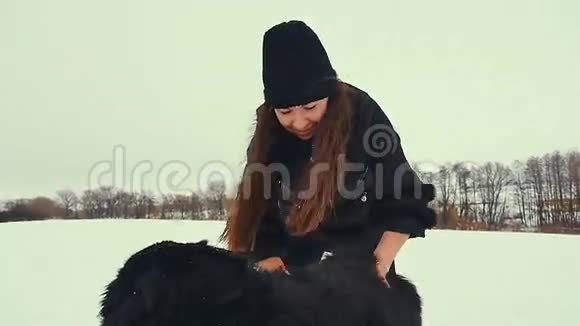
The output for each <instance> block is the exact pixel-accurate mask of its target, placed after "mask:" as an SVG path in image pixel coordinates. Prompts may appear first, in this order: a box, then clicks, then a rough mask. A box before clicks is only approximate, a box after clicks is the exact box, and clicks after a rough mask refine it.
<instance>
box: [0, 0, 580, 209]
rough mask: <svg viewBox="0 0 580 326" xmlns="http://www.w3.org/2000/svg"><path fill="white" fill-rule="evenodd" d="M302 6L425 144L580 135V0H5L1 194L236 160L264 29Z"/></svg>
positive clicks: (489, 149)
mask: <svg viewBox="0 0 580 326" xmlns="http://www.w3.org/2000/svg"><path fill="white" fill-rule="evenodd" d="M209 3H211V4H209ZM221 3H225V2H221ZM232 3H233V2H232ZM290 19H301V20H304V21H306V22H307V23H308V24H309V25H310V26H311V27H312V28H313V29H314V30H315V31H316V32H317V33H318V35H319V37H320V38H321V40H322V42H323V43H324V45H325V47H326V49H327V51H328V53H329V56H330V59H331V62H332V64H333V65H334V67H335V69H336V70H337V72H338V74H339V77H340V78H342V79H343V80H345V81H347V82H349V83H352V84H354V85H356V86H358V87H360V88H362V89H364V90H365V91H367V92H369V94H370V95H371V96H373V97H374V99H375V100H376V101H377V102H378V103H379V104H380V105H381V107H382V108H383V110H384V111H385V112H386V113H387V115H388V116H389V118H390V119H391V121H392V122H393V124H394V125H395V128H396V129H397V131H398V132H399V134H400V136H401V139H402V146H403V148H404V150H405V152H406V154H407V157H408V159H409V160H412V161H416V162H427V164H440V163H444V162H454V161H464V160H470V161H475V162H483V161H499V162H503V163H510V162H512V161H513V160H516V159H526V158H527V157H528V156H530V155H542V154H544V153H546V152H551V151H553V150H561V151H564V152H565V151H567V150H569V149H572V148H578V146H579V145H580V141H579V140H580V128H579V125H580V60H578V58H580V2H578V1H574V0H569V1H564V0H551V1H527V0H518V1H514V0H512V1H504V0H502V1H498V0H489V1H477V2H476V1H460V0H455V1H452V0H440V1H410V0H405V1H377V2H368V3H367V4H364V2H353V1H350V2H349V4H347V3H344V4H342V3H341V4H337V2H330V1H297V0H294V1H285V2H279V1H276V4H275V5H274V4H273V3H270V2H266V1H243V2H242V1H240V2H237V3H235V4H229V2H228V4H220V2H209V1H203V2H202V1H199V4H198V2H197V1H163V2H162V1H126V0H114V1H113V0H101V1H78V0H76V1H72V0H55V1H34V2H32V1H10V2H8V1H4V2H3V3H2V4H0V40H2V50H1V51H0V121H1V124H0V155H2V157H1V159H0V199H1V198H4V199H7V198H15V197H20V196H23V197H31V196H35V195H49V196H52V195H54V193H55V192H56V190H59V189H63V188H71V189H73V190H75V191H78V192H80V191H82V190H85V189H87V188H88V187H89V186H94V185H95V184H97V185H100V184H101V183H102V184H106V183H107V180H108V179H107V178H109V180H110V181H111V183H113V181H112V175H114V176H115V177H116V181H114V185H116V186H118V187H120V188H124V189H126V190H130V189H129V188H128V187H129V186H130V185H129V184H128V182H129V181H126V183H125V184H123V183H121V182H120V181H119V180H120V179H122V178H121V177H122V176H125V179H126V180H131V181H132V187H135V185H136V184H141V183H142V184H143V185H144V187H145V188H151V189H153V190H155V191H159V190H160V191H168V190H174V189H178V190H180V189H181V190H183V189H192V190H198V189H199V186H198V185H199V183H198V181H199V180H202V179H203V177H199V173H200V171H205V172H207V171H210V170H215V169H216V168H217V169H222V170H225V171H231V173H233V174H234V175H235V176H236V177H237V175H238V174H239V172H240V169H241V163H242V162H243V159H244V156H243V154H244V151H245V148H246V146H247V141H248V139H249V137H250V131H251V128H252V120H253V118H254V110H255V108H256V107H257V106H258V105H259V103H260V102H261V100H262V93H261V92H262V81H261V42H262V35H263V33H264V32H265V31H266V30H267V29H268V28H269V27H271V26H272V25H274V24H276V23H279V22H281V21H285V20H290ZM115 146H119V147H118V148H117V150H116V151H115ZM114 151H115V152H114ZM123 155H125V159H124V161H125V165H124V171H125V172H123V166H122V164H121V163H122V162H123ZM103 161H104V162H103ZM107 161H109V163H110V162H111V161H114V162H117V163H116V166H115V167H114V169H115V171H116V172H111V173H108V174H107V173H106V172H107V168H108V165H107ZM212 161H216V162H222V163H210V162H212ZM208 164H210V165H211V167H212V168H211V169H208V168H204V169H202V167H204V166H206V167H207V165H208ZM148 169H149V170H150V172H148V173H147V171H148ZM132 170H135V171H136V172H134V173H133V175H134V176H133V177H131V174H132V172H131V171H132ZM174 172H177V174H176V176H175V179H172V180H173V181H168V180H170V179H171V175H172V173H174ZM99 175H102V176H103V177H102V179H101V181H95V178H97V179H98V176H99ZM95 176H97V177H95ZM135 176H142V178H141V177H135ZM156 180H161V181H160V182H161V183H163V184H161V185H160V184H159V182H158V181H156ZM233 180H234V181H236V179H233ZM180 181H184V182H183V183H182V184H179V182H180Z"/></svg>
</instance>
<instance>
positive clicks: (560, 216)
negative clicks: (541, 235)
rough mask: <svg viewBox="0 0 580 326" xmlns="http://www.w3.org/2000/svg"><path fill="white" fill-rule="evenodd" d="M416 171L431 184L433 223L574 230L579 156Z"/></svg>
mask: <svg viewBox="0 0 580 326" xmlns="http://www.w3.org/2000/svg"><path fill="white" fill-rule="evenodd" d="M417 170H418V173H419V174H420V175H421V176H422V178H423V179H425V180H424V181H428V182H432V183H434V184H435V186H436V188H437V191H438V194H437V200H436V203H435V206H436V207H437V210H438V213H439V214H438V215H439V216H438V217H439V223H438V224H439V225H440V226H441V227H451V228H462V227H466V228H469V227H470V226H471V227H473V228H476V229H481V228H486V229H502V228H506V227H508V228H528V229H535V230H540V231H541V230H550V231H558V230H559V231H562V232H569V231H573V232H580V230H579V229H580V152H578V150H569V151H568V152H566V153H562V152H560V151H554V152H551V153H546V154H544V155H542V156H531V157H529V158H528V159H527V160H525V161H522V160H516V161H514V162H513V163H512V164H510V165H507V164H502V163H499V162H486V163H484V164H481V165H476V164H472V163H466V162H456V163H447V164H444V165H442V166H441V167H440V168H439V169H438V170H437V171H421V167H420V166H418V167H417Z"/></svg>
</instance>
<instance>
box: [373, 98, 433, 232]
mask: <svg viewBox="0 0 580 326" xmlns="http://www.w3.org/2000/svg"><path fill="white" fill-rule="evenodd" d="M364 105H366V107H365V108H364V109H365V110H367V111H365V112H366V123H365V124H364V125H365V127H366V128H364V129H365V130H364V131H363V132H364V134H363V147H364V151H365V156H366V158H367V163H369V168H370V169H372V171H373V172H374V176H375V179H374V180H375V183H376V184H375V187H374V188H373V189H374V192H375V193H374V195H375V198H374V204H373V212H372V217H373V222H375V223H377V224H378V225H379V226H380V227H382V228H383V230H391V231H396V232H400V233H407V234H409V235H410V238H415V237H425V230H426V229H430V228H432V227H433V226H435V224H436V214H435V211H434V210H433V209H432V208H430V207H429V206H428V203H429V202H430V201H432V200H433V199H434V197H435V188H434V186H433V185H432V184H425V183H423V182H422V181H421V180H420V179H419V177H418V176H417V174H416V173H415V171H414V170H413V169H412V168H411V166H410V164H409V163H408V162H407V159H406V157H405V153H404V151H403V148H402V146H401V139H400V137H399V134H398V133H397V132H396V131H395V129H394V127H393V125H392V124H391V122H390V121H389V119H388V117H387V116H386V114H385V113H384V112H383V110H382V109H381V108H380V106H379V105H378V104H377V103H376V102H375V101H374V100H373V99H372V98H370V96H369V97H367V100H366V102H365V104H364Z"/></svg>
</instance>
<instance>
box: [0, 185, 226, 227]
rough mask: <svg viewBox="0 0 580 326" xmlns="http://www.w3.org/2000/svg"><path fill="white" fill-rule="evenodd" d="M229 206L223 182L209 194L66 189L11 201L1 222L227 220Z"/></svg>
mask: <svg viewBox="0 0 580 326" xmlns="http://www.w3.org/2000/svg"><path fill="white" fill-rule="evenodd" d="M226 204H227V200H226V196H225V185H224V183H223V182H212V183H211V184H210V185H209V187H208V190H207V191H205V192H192V193H190V194H164V195H157V196H156V195H155V194H153V192H151V191H143V192H126V191H124V190H120V189H115V188H114V187H112V186H102V187H99V188H97V189H94V190H85V191H83V193H82V194H81V195H80V196H79V195H77V194H76V193H75V192H74V191H72V190H68V189H65V190H60V191H57V192H56V196H55V197H54V198H48V197H44V196H41V197H35V198H31V199H17V200H11V201H7V202H6V203H4V209H3V210H0V222H8V221H26V220H38V219H48V218H63V219H96V218H160V219H194V220H201V219H223V217H224V216H225V205H226Z"/></svg>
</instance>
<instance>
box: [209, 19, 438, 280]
mask: <svg viewBox="0 0 580 326" xmlns="http://www.w3.org/2000/svg"><path fill="white" fill-rule="evenodd" d="M262 59H263V71H262V79H263V83H264V102H263V103H262V104H261V105H260V106H259V107H258V108H257V110H256V121H255V122H256V123H255V131H254V135H253V137H252V139H251V141H250V143H249V146H248V148H247V162H246V166H245V169H244V174H243V177H242V180H241V183H240V184H239V187H238V192H237V196H236V198H235V200H234V202H233V204H232V206H231V207H230V209H229V210H228V219H227V223H226V228H225V230H224V232H223V233H222V235H221V240H225V241H226V243H227V245H228V248H229V249H230V250H232V251H236V252H245V253H249V255H250V256H251V257H253V258H254V259H255V261H256V262H257V266H258V267H260V268H262V269H265V270H269V271H272V270H286V271H288V270H290V271H291V267H292V266H296V265H304V264H310V263H315V262H318V261H320V260H321V259H323V258H324V257H325V255H327V254H341V255H349V254H352V255H365V254H372V255H374V256H375V257H376V270H377V276H378V277H379V278H380V279H382V280H383V281H385V282H386V283H387V277H386V275H387V272H390V273H394V259H395V257H396V255H397V253H398V252H399V250H400V249H401V247H402V246H403V245H404V243H405V241H406V240H407V239H409V238H415V237H424V236H425V230H426V229H428V228H432V227H433V226H434V225H435V220H436V219H435V213H434V211H433V210H432V209H430V208H429V207H428V203H429V202H430V201H431V200H432V199H433V198H434V189H433V186H432V185H430V184H424V183H422V182H421V181H420V180H419V178H418V177H417V175H416V174H415V172H414V171H413V170H412V169H411V167H410V166H409V164H408V162H407V159H406V158H405V155H404V153H403V149H402V148H401V142H400V139H399V136H398V134H397V132H395V131H394V129H393V126H392V125H391V122H390V121H389V119H388V118H387V116H386V115H385V113H384V112H383V110H382V109H381V108H380V107H379V105H378V104H377V103H376V102H375V101H374V100H373V99H372V98H371V97H370V96H369V95H368V94H367V93H366V92H364V91H363V90H361V89H359V88H357V87H355V86H353V85H351V84H349V83H346V82H343V81H341V80H340V79H339V78H338V77H337V74H336V71H335V70H334V68H333V67H332V65H331V64H330V60H329V58H328V56H327V53H326V50H325V49H324V47H323V45H322V43H321V42H320V40H319V38H318V36H317V35H316V34H315V32H314V31H313V30H312V29H311V28H310V27H309V26H307V25H306V24H305V23H304V22H302V21H288V22H283V23H280V24H278V25H275V26H273V27H272V28H270V29H269V30H268V31H267V32H266V33H265V34H264V38H263V58H262ZM387 284H388V283H387Z"/></svg>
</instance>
